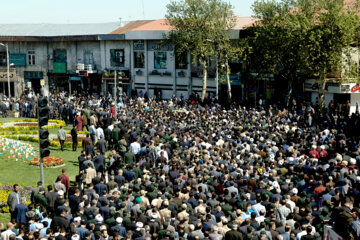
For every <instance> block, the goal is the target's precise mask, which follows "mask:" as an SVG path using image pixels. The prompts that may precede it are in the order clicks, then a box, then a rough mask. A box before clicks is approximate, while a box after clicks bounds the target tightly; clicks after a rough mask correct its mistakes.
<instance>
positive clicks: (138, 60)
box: [134, 52, 145, 68]
mask: <svg viewBox="0 0 360 240" xmlns="http://www.w3.org/2000/svg"><path fill="white" fill-rule="evenodd" d="M134 59H135V68H144V67H145V54H144V52H134Z"/></svg>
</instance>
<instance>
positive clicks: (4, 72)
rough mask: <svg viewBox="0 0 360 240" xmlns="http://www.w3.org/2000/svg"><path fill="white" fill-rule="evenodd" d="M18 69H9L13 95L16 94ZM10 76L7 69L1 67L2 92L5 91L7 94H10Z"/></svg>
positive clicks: (0, 91)
mask: <svg viewBox="0 0 360 240" xmlns="http://www.w3.org/2000/svg"><path fill="white" fill-rule="evenodd" d="M16 79H17V76H16V70H15V69H14V68H11V69H10V71H9V80H10V92H11V96H14V94H15V90H14V86H15V82H16ZM8 89H9V88H8V76H7V69H0V93H3V94H4V95H5V96H8V95H9V91H8Z"/></svg>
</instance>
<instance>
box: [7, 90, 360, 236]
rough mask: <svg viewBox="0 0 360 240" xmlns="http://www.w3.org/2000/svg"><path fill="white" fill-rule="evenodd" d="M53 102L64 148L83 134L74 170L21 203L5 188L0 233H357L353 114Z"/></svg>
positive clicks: (83, 99)
mask: <svg viewBox="0 0 360 240" xmlns="http://www.w3.org/2000/svg"><path fill="white" fill-rule="evenodd" d="M71 98H72V100H71V101H70V99H71ZM59 99H60V100H59ZM59 99H57V98H53V97H50V102H51V103H52V105H53V104H55V105H56V103H58V102H60V106H58V107H57V108H61V106H63V109H64V108H67V106H70V105H71V106H72V109H74V114H71V116H72V118H71V117H70V115H69V114H63V113H64V112H63V111H60V112H61V114H54V117H58V118H59V119H63V120H65V121H67V122H68V123H69V124H73V125H74V128H73V130H72V131H71V135H72V137H73V141H74V144H73V150H74V151H76V150H77V142H75V139H77V138H76V136H77V131H79V130H83V129H86V130H88V131H89V134H87V136H86V138H85V139H84V140H83V141H82V153H81V155H80V156H79V157H78V161H79V175H78V176H77V177H76V179H71V180H73V181H74V184H72V185H70V181H69V177H68V176H67V175H66V170H65V169H64V170H63V171H62V173H61V175H59V176H58V177H57V179H56V181H55V183H54V184H51V185H48V186H47V187H46V188H45V186H42V183H41V182H39V183H38V187H37V188H34V190H33V193H32V196H31V201H32V203H31V204H30V205H26V204H25V203H26V199H25V198H23V197H22V196H19V193H18V191H17V188H18V187H17V185H14V191H13V192H12V193H11V194H10V196H9V200H8V204H9V207H10V212H11V221H10V222H9V223H8V224H7V226H4V228H1V226H0V229H1V231H2V233H1V240H15V239H19V240H28V239H35V240H38V239H49V240H52V239H57V240H63V239H69V240H70V239H71V240H109V239H114V240H119V239H126V240H130V239H136V240H150V239H178V240H182V239H189V240H195V239H210V240H221V239H225V240H247V239H259V240H272V239H274V240H290V239H291V240H292V239H296V240H309V239H321V238H322V237H323V229H324V226H325V225H328V226H331V227H333V230H334V231H335V232H336V233H337V234H339V235H340V236H341V237H343V239H360V218H359V217H360V208H359V207H360V206H359V203H360V176H359V175H358V174H359V172H358V169H359V166H360V148H359V144H360V143H359V134H358V131H359V127H358V125H359V115H358V113H356V114H354V115H353V116H348V114H347V112H346V111H341V112H338V111H335V110H334V111H332V112H326V113H322V112H320V111H319V109H318V108H315V107H312V106H311V105H305V104H304V105H302V104H296V101H295V102H292V104H291V106H290V107H289V109H288V110H287V109H284V108H281V107H280V106H276V105H264V104H263V105H261V106H258V108H256V109H255V108H251V107H244V106H239V105H235V104H233V105H231V106H230V107H228V108H224V107H222V106H221V105H219V104H208V105H206V104H199V102H198V101H197V99H196V98H192V99H189V100H184V99H176V98H173V99H170V100H169V101H155V100H152V99H145V98H141V97H139V98H137V99H132V98H125V99H123V101H120V102H119V103H118V106H117V114H115V104H114V103H113V101H112V100H111V98H104V97H103V98H97V97H87V96H74V97H66V96H63V97H62V96H60V98H59ZM115 115H116V116H115ZM60 135H61V134H59V138H60V137H61V136H60ZM76 141H77V140H76Z"/></svg>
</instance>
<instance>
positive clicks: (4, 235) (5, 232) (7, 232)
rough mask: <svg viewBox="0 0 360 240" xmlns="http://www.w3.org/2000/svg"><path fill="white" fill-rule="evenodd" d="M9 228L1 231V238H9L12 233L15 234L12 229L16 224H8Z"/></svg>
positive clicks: (7, 239)
mask: <svg viewBox="0 0 360 240" xmlns="http://www.w3.org/2000/svg"><path fill="white" fill-rule="evenodd" d="M6 227H7V230H6V231H4V232H2V233H1V240H9V238H10V236H11V235H15V233H14V232H13V231H12V229H13V227H14V225H13V224H12V223H10V222H9V223H8V224H6Z"/></svg>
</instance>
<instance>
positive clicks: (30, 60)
mask: <svg viewBox="0 0 360 240" xmlns="http://www.w3.org/2000/svg"><path fill="white" fill-rule="evenodd" d="M28 65H35V51H34V50H29V51H28Z"/></svg>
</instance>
